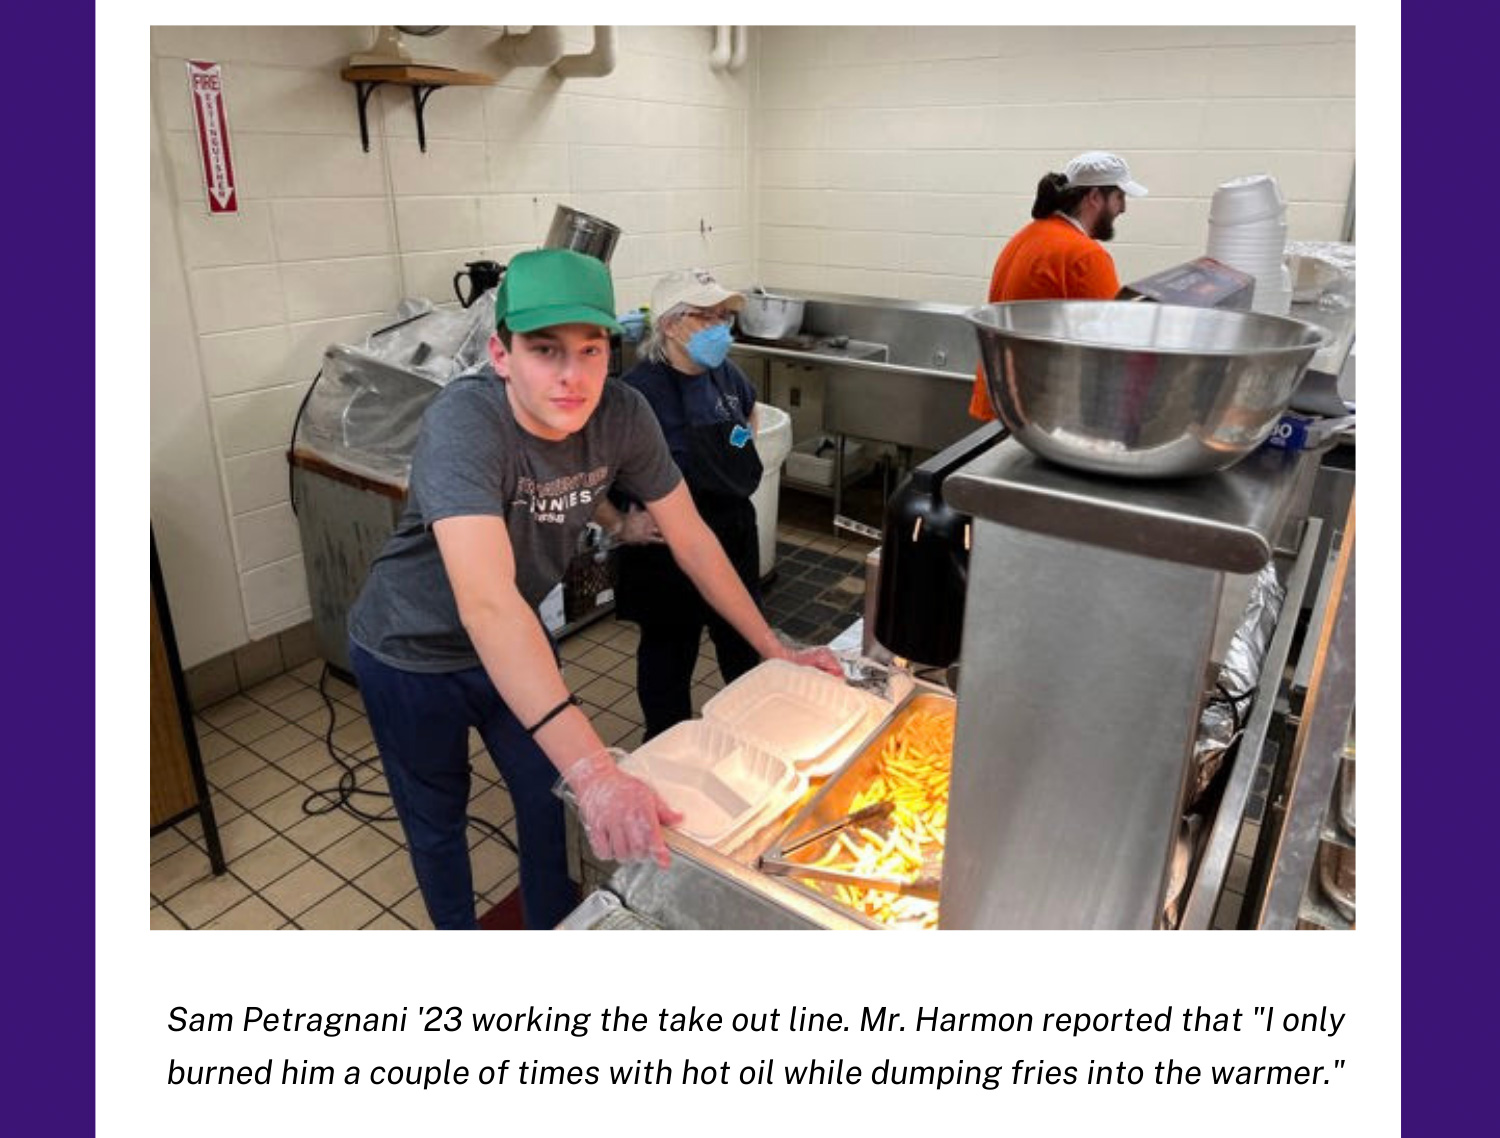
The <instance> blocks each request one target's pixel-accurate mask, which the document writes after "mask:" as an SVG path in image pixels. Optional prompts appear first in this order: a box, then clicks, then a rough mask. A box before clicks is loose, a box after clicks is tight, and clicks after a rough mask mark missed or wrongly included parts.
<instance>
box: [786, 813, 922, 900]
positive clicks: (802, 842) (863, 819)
mask: <svg viewBox="0 0 1500 1138" xmlns="http://www.w3.org/2000/svg"><path fill="white" fill-rule="evenodd" d="M895 808H896V804H895V803H894V802H891V801H890V800H889V799H882V800H881V801H879V802H872V803H871V804H870V805H868V806H866V807H864V808H863V809H860V810H855V811H854V812H852V813H850V814H846V815H844V816H843V817H842V818H839V819H836V820H835V821H832V822H829V823H827V824H826V825H823V826H819V827H817V829H815V830H812V831H810V832H809V833H807V834H804V835H803V836H802V837H800V838H797V839H796V840H794V841H792V842H790V843H788V844H787V845H785V846H782V847H781V848H780V849H777V850H772V851H771V852H770V853H767V854H765V855H763V856H762V857H761V859H760V868H761V869H762V870H763V871H765V872H766V873H770V874H774V875H776V876H778V877H810V878H813V879H814V880H816V881H828V882H832V883H833V884H835V885H853V886H860V887H862V888H867V889H881V890H884V891H885V892H887V893H898V894H901V895H902V896H906V897H921V898H924V899H925V900H928V901H936V900H938V893H939V891H940V889H941V885H942V880H941V878H940V877H938V876H936V875H934V874H931V873H927V872H923V873H922V875H921V876H919V877H915V878H911V879H906V880H903V879H898V878H894V877H876V876H875V875H874V874H867V873H851V872H849V871H848V870H846V869H828V868H826V867H824V866H821V865H808V864H806V863H803V862H799V861H787V860H786V858H785V855H787V854H790V853H794V852H795V851H797V850H800V849H803V848H804V847H806V846H810V845H812V844H813V843H814V842H817V841H821V840H822V839H824V838H827V837H829V836H831V835H833V834H836V833H838V832H839V831H841V830H843V829H845V828H846V827H848V826H854V825H860V824H863V823H870V822H878V821H882V820H884V819H885V818H887V817H889V816H890V813H891V811H892V810H894V809H895ZM923 869H924V871H925V870H926V869H927V867H926V866H924V867H923Z"/></svg>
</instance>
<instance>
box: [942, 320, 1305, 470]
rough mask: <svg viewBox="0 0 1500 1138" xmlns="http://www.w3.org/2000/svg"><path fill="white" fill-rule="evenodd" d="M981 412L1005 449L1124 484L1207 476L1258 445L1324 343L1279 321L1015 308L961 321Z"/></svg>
mask: <svg viewBox="0 0 1500 1138" xmlns="http://www.w3.org/2000/svg"><path fill="white" fill-rule="evenodd" d="M968 319H969V321H970V323H972V324H973V325H974V328H975V330H976V331H977V332H978V333H979V352H980V358H981V360H982V361H983V364H984V373H985V379H986V381H987V383H988V386H989V393H990V401H991V402H992V403H993V404H994V405H995V410H996V412H997V413H998V414H999V416H1000V419H1001V420H1002V421H1003V422H1004V423H1005V425H1006V426H1007V427H1009V428H1010V430H1011V432H1012V434H1013V435H1014V436H1015V438H1016V441H1017V442H1020V443H1021V444H1023V445H1024V446H1026V447H1027V448H1029V449H1030V450H1032V451H1034V452H1036V453H1037V454H1039V455H1042V456H1043V457H1044V458H1050V459H1052V460H1053V461H1054V462H1060V463H1063V464H1064V465H1067V466H1074V467H1079V468H1081V469H1084V470H1092V471H1097V472H1100V473H1103V474H1117V475H1124V476H1127V477H1136V478H1167V477H1174V476H1180V475H1189V474H1206V473H1209V472H1210V471H1215V470H1223V469H1224V468H1225V467H1227V466H1232V465H1233V464H1234V463H1235V462H1237V461H1239V459H1241V458H1243V457H1244V456H1245V455H1247V454H1249V453H1250V452H1251V451H1252V450H1254V449H1255V448H1256V447H1257V446H1259V445H1260V444H1261V443H1262V442H1264V441H1265V440H1266V438H1267V437H1268V436H1269V435H1270V433H1271V431H1272V430H1273V429H1274V428H1275V426H1276V421H1277V420H1278V419H1279V418H1280V417H1281V413H1282V412H1283V411H1285V410H1286V406H1287V403H1288V401H1289V400H1290V399H1291V397H1292V392H1293V391H1294V390H1295V389H1296V387H1297V383H1298V382H1299V381H1300V380H1301V378H1302V373H1303V371H1305V370H1306V368H1307V364H1308V361H1309V360H1311V359H1312V357H1313V354H1314V353H1315V352H1316V351H1317V350H1318V348H1319V346H1320V345H1321V344H1322V342H1323V332H1322V331H1321V329H1318V328H1315V327H1314V326H1312V325H1311V324H1305V323H1303V322H1302V321H1300V320H1291V319H1288V318H1286V317H1283V316H1265V315H1261V314H1259V313H1251V312H1234V311H1228V310H1224V309H1216V308H1193V307H1189V306H1186V305H1176V304H1152V303H1146V302H1136V303H1131V302H1126V301H1099V300H1025V301H1013V302H1011V303H1009V304H990V305H985V306H984V307H981V308H976V309H973V310H972V311H970V312H969V313H968Z"/></svg>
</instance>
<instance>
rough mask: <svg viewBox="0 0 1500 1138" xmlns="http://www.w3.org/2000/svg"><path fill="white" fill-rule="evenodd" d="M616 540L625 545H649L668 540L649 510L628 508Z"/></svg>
mask: <svg viewBox="0 0 1500 1138" xmlns="http://www.w3.org/2000/svg"><path fill="white" fill-rule="evenodd" d="M622 518H623V520H622V521H621V523H620V530H619V532H618V533H617V534H615V540H616V541H619V542H620V543H621V544H624V545H649V544H651V543H653V542H661V541H664V540H666V539H665V538H663V537H662V535H661V530H660V529H659V528H658V527H657V525H656V520H655V519H654V518H653V517H652V516H651V513H650V511H648V510H627V511H626V512H625V513H624V514H623V515H622Z"/></svg>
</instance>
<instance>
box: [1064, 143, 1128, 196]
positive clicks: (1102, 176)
mask: <svg viewBox="0 0 1500 1138" xmlns="http://www.w3.org/2000/svg"><path fill="white" fill-rule="evenodd" d="M1063 177H1064V178H1066V179H1068V185H1069V186H1070V187H1071V186H1119V187H1120V189H1122V190H1124V191H1125V194H1126V196H1127V197H1132V198H1143V197H1145V196H1146V187H1145V186H1143V185H1141V184H1140V183H1139V182H1137V181H1133V180H1132V179H1131V177H1130V167H1129V166H1127V165H1125V159H1123V158H1121V157H1120V156H1119V155H1118V154H1109V153H1107V152H1106V151H1103V150H1090V151H1087V152H1086V153H1083V154H1080V155H1079V156H1078V157H1077V158H1075V159H1073V161H1071V162H1069V163H1068V164H1067V166H1066V167H1065V168H1064V169H1063Z"/></svg>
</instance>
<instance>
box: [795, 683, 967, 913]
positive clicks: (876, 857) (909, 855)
mask: <svg viewBox="0 0 1500 1138" xmlns="http://www.w3.org/2000/svg"><path fill="white" fill-rule="evenodd" d="M954 717H955V716H954V710H953V709H952V708H949V709H946V710H944V711H940V712H934V711H926V710H923V709H920V708H918V709H914V710H913V711H912V712H911V713H910V714H909V715H908V716H907V717H906V719H905V720H904V722H902V723H901V725H900V727H899V728H898V729H897V730H896V731H895V732H893V733H892V734H891V735H890V736H888V737H887V738H886V740H885V743H884V744H883V745H882V747H881V749H880V754H879V756H878V758H877V761H876V766H875V777H874V778H873V779H871V781H870V784H869V785H868V786H866V787H865V788H864V789H863V790H862V791H860V793H859V794H858V795H857V796H856V797H855V799H854V801H853V802H851V803H850V804H849V812H850V813H853V812H854V811H856V810H859V809H861V808H863V807H865V806H869V805H871V804H872V803H875V802H880V801H883V800H886V799H889V800H890V801H891V802H893V803H894V804H895V808H894V809H893V810H892V811H891V813H890V816H889V817H888V818H887V828H888V832H887V833H885V834H880V833H877V832H876V831H874V830H871V829H867V828H865V827H860V828H859V829H858V830H857V831H856V832H855V833H853V834H851V833H850V832H849V831H848V830H845V831H844V832H842V833H841V834H839V837H838V840H837V841H836V842H834V843H833V844H832V845H831V846H830V848H829V850H828V852H827V853H826V854H824V855H823V856H822V857H821V858H819V859H818V860H817V862H815V864H817V865H820V866H826V867H827V868H829V869H836V870H843V871H845V872H849V873H859V874H862V875H868V876H877V877H888V878H891V879H892V880H906V881H913V880H916V879H917V878H918V877H919V876H921V875H922V874H923V872H924V870H928V867H936V866H938V865H940V864H941V861H942V856H943V834H944V832H945V831H946V829H947V826H948V780H949V776H950V774H951V773H952V769H953V725H954ZM834 896H835V897H837V898H838V900H839V901H841V902H842V903H843V904H845V905H848V906H849V907H850V908H852V909H856V910H858V911H859V912H862V913H864V914H865V915H866V916H870V917H874V918H875V919H876V920H878V921H883V922H887V923H894V922H900V923H903V924H920V925H921V926H922V927H924V928H934V927H936V926H937V918H938V907H937V902H936V901H929V900H925V899H923V898H920V897H905V896H902V895H900V894H897V893H890V892H887V891H886V890H883V889H874V888H868V887H863V886H855V885H839V886H836V887H835V888H834Z"/></svg>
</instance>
